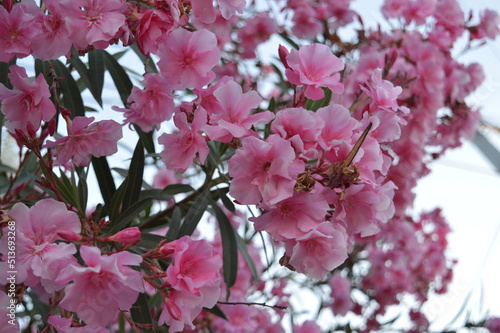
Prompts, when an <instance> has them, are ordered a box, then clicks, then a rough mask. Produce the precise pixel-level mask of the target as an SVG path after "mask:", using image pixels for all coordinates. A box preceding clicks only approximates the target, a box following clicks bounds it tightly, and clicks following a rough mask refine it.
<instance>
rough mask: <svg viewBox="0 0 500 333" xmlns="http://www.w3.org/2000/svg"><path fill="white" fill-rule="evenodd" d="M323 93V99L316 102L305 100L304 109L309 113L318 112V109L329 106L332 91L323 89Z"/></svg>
mask: <svg viewBox="0 0 500 333" xmlns="http://www.w3.org/2000/svg"><path fill="white" fill-rule="evenodd" d="M323 91H324V92H325V97H323V98H322V99H319V100H317V101H313V100H307V102H306V104H305V105H304V108H306V109H307V110H311V111H318V110H319V109H320V108H322V107H325V106H327V105H328V104H330V100H331V99H332V91H331V90H330V89H328V88H323Z"/></svg>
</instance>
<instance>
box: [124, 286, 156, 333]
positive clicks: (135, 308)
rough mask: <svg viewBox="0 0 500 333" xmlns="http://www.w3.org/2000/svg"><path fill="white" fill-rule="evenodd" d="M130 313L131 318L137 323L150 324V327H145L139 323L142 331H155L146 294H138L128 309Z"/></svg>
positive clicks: (151, 332) (149, 332)
mask: <svg viewBox="0 0 500 333" xmlns="http://www.w3.org/2000/svg"><path fill="white" fill-rule="evenodd" d="M130 315H131V316H132V320H133V321H134V322H135V323H137V324H142V325H151V328H145V327H144V326H142V325H141V331H142V332H145V333H153V332H154V331H155V326H154V323H153V318H151V310H150V308H149V304H148V296H147V295H146V294H144V293H140V294H139V297H138V298H137V300H136V301H135V303H134V305H132V308H131V309H130Z"/></svg>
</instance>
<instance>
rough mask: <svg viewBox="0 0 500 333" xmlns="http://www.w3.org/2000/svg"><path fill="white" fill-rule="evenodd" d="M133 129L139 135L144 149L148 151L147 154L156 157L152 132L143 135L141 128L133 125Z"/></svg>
mask: <svg viewBox="0 0 500 333" xmlns="http://www.w3.org/2000/svg"><path fill="white" fill-rule="evenodd" d="M134 129H135V131H136V132H137V134H138V135H139V138H141V140H142V143H143V144H144V147H145V148H146V150H147V151H148V153H149V154H153V155H156V150H155V143H154V140H153V131H150V132H148V133H144V132H143V131H142V130H141V128H140V127H139V126H137V125H134Z"/></svg>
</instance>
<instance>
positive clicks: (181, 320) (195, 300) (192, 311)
mask: <svg viewBox="0 0 500 333" xmlns="http://www.w3.org/2000/svg"><path fill="white" fill-rule="evenodd" d="M164 253H170V256H171V257H172V258H173V263H172V264H170V266H169V267H168V268H167V271H166V273H167V277H166V282H167V283H168V284H169V285H170V288H171V290H170V291H169V293H168V299H166V300H165V302H166V303H165V306H164V309H163V311H162V313H161V314H160V318H159V320H158V323H159V324H162V323H166V324H167V325H169V329H170V331H172V332H179V331H182V330H183V329H184V326H185V325H189V326H190V327H191V328H193V329H194V325H193V320H194V319H195V318H196V316H197V315H198V314H199V313H200V312H201V309H202V307H207V308H212V307H213V306H214V305H215V304H216V303H217V300H218V298H219V296H220V293H221V288H220V284H221V276H220V270H221V268H222V259H221V257H220V256H219V254H218V253H217V252H216V251H215V250H214V248H213V246H211V245H210V244H209V243H207V242H206V241H204V240H192V239H191V238H190V237H189V236H184V237H182V238H179V239H178V240H175V241H173V242H170V243H167V244H166V245H165V246H164Z"/></svg>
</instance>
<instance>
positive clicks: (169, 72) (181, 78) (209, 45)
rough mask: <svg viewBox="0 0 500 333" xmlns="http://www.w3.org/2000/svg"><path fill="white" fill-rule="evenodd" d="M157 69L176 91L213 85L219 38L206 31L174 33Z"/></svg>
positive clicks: (160, 54)
mask: <svg viewBox="0 0 500 333" xmlns="http://www.w3.org/2000/svg"><path fill="white" fill-rule="evenodd" d="M158 55H159V57H160V61H158V66H159V67H160V72H161V74H162V75H163V76H165V77H168V78H169V80H170V81H171V82H172V84H173V85H174V88H175V89H184V88H201V87H202V86H204V85H206V84H207V83H209V82H211V81H212V80H213V79H214V77H215V74H214V73H213V72H212V71H211V69H212V68H213V67H214V66H215V65H217V64H218V62H219V59H220V53H219V48H218V47H217V38H216V37H215V35H214V34H213V33H212V32H210V31H208V30H206V29H202V30H197V31H194V32H190V31H187V30H184V29H176V30H174V31H173V32H172V33H171V34H170V35H169V36H168V38H166V39H165V43H163V44H162V45H160V47H159V51H158Z"/></svg>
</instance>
